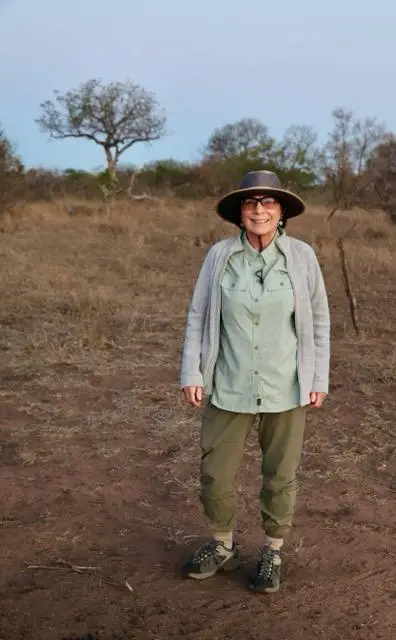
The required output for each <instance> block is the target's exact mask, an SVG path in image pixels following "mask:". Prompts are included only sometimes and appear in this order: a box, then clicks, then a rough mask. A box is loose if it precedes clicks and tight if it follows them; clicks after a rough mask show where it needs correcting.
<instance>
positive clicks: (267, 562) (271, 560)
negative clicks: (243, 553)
mask: <svg viewBox="0 0 396 640" xmlns="http://www.w3.org/2000/svg"><path fill="white" fill-rule="evenodd" d="M280 568H281V557H280V552H279V551H274V550H273V549H271V548H270V547H268V546H265V547H264V548H263V550H262V555H261V558H260V560H259V561H258V563H257V571H256V575H255V576H253V577H252V578H251V580H250V583H249V589H250V590H251V591H257V592H259V593H274V592H275V591H279V587H280Z"/></svg>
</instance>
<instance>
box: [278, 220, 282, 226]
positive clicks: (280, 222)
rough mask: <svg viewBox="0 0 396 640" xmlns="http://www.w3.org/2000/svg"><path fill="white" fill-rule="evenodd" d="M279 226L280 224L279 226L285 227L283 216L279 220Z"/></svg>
mask: <svg viewBox="0 0 396 640" xmlns="http://www.w3.org/2000/svg"><path fill="white" fill-rule="evenodd" d="M278 226H279V227H283V220H282V218H281V219H280V220H279V222H278Z"/></svg>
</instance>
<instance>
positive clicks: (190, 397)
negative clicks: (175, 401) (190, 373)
mask: <svg viewBox="0 0 396 640" xmlns="http://www.w3.org/2000/svg"><path fill="white" fill-rule="evenodd" d="M194 391H195V389H194V388H192V387H186V388H185V389H184V397H185V399H186V400H187V402H188V403H189V404H192V402H193V401H194Z"/></svg>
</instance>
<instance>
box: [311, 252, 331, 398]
mask: <svg viewBox="0 0 396 640" xmlns="http://www.w3.org/2000/svg"><path fill="white" fill-rule="evenodd" d="M309 291H310V297H311V308H312V316H313V334H314V345H315V355H314V379H313V387H312V391H316V392H319V391H322V392H324V393H328V391H329V368H330V312H329V304H328V299H327V293H326V288H325V283H324V279H323V274H322V271H321V268H320V265H319V262H318V259H317V257H316V254H315V252H314V250H313V249H312V253H311V260H310V278H309Z"/></svg>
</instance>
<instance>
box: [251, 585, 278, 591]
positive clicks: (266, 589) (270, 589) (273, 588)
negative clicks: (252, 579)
mask: <svg viewBox="0 0 396 640" xmlns="http://www.w3.org/2000/svg"><path fill="white" fill-rule="evenodd" d="M279 589H280V585H278V586H277V587H267V588H266V587H261V588H260V587H255V586H254V585H252V584H249V590H250V591H252V592H253V593H276V592H277V591H279Z"/></svg>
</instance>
